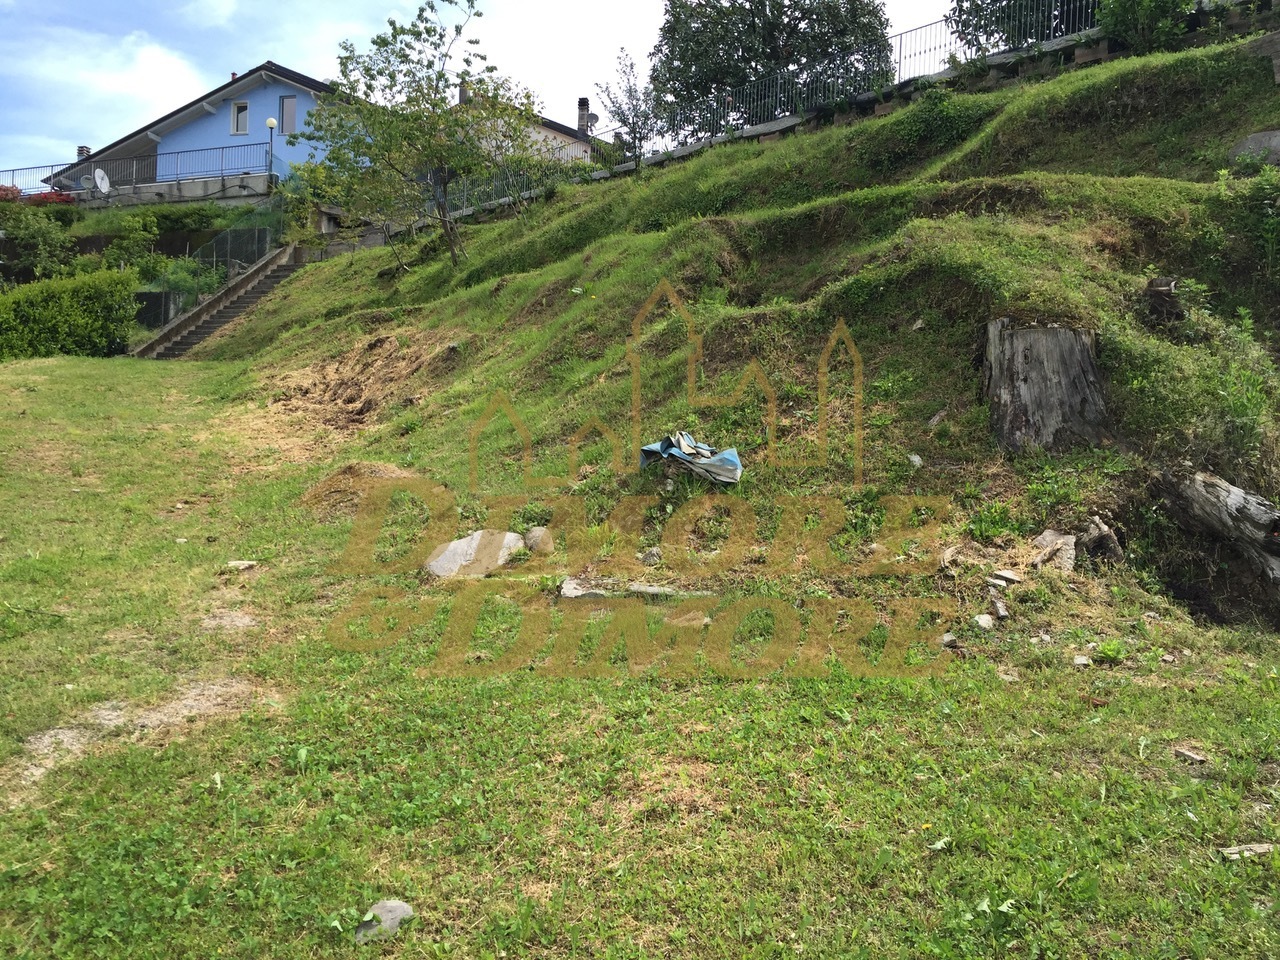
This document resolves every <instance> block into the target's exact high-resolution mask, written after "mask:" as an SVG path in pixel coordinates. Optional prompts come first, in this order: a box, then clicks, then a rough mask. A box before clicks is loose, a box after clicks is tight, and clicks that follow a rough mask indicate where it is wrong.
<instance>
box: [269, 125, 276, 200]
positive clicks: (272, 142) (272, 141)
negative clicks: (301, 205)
mask: <svg viewBox="0 0 1280 960" xmlns="http://www.w3.org/2000/svg"><path fill="white" fill-rule="evenodd" d="M267 135H268V142H267V192H268V193H270V192H271V188H272V187H273V186H274V185H275V180H276V171H275V166H276V118H275V117H267Z"/></svg>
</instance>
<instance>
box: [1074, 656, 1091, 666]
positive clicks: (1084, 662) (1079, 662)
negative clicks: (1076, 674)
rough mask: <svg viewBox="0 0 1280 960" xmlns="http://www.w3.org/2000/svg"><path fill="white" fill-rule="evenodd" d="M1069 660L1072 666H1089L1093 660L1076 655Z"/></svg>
mask: <svg viewBox="0 0 1280 960" xmlns="http://www.w3.org/2000/svg"><path fill="white" fill-rule="evenodd" d="M1071 662H1072V664H1073V665H1074V666H1077V667H1090V666H1093V661H1092V660H1090V659H1089V658H1088V657H1085V656H1077V657H1076V658H1075V659H1074V660H1072V661H1071Z"/></svg>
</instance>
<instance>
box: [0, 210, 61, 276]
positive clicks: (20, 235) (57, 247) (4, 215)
mask: <svg viewBox="0 0 1280 960" xmlns="http://www.w3.org/2000/svg"><path fill="white" fill-rule="evenodd" d="M0 228H2V229H3V230H4V231H5V235H6V244H5V245H6V247H7V248H8V249H7V253H6V257H5V260H6V263H5V264H4V274H5V276H6V277H7V278H8V279H10V280H13V281H15V282H17V283H25V282H27V281H30V280H45V279H48V278H50V277H56V276H60V275H61V274H63V273H65V272H66V269H67V266H68V265H69V264H70V262H71V255H72V252H71V246H72V244H71V238H70V237H69V236H68V235H67V232H66V230H65V229H63V227H62V225H61V224H59V223H57V222H56V221H55V220H54V219H53V218H52V217H50V216H49V215H48V214H47V213H46V212H45V211H43V210H33V209H31V208H30V207H28V206H25V205H23V204H13V205H11V206H6V207H5V208H3V209H0Z"/></svg>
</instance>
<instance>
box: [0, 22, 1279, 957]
mask: <svg viewBox="0 0 1280 960" xmlns="http://www.w3.org/2000/svg"><path fill="white" fill-rule="evenodd" d="M1277 127H1280V96H1278V95H1277V88H1276V85H1275V82H1274V78H1273V73H1272V66H1271V63H1270V61H1269V60H1267V59H1263V58H1259V57H1256V56H1251V55H1249V54H1247V53H1242V52H1241V50H1240V48H1238V47H1226V48H1211V49H1206V50H1201V51H1193V52H1188V53H1182V54H1177V55H1169V56H1156V57H1149V58H1144V59H1141V60H1131V61H1120V62H1115V63H1111V64H1107V65H1104V66H1100V67H1095V68H1091V69H1089V70H1085V71H1080V72H1076V73H1070V74H1067V75H1064V76H1062V77H1060V78H1058V79H1055V80H1052V81H1049V82H1046V83H1042V84H1036V85H1028V86H1024V87H1018V88H1013V89H1006V90H1003V91H1000V92H996V93H988V94H958V93H952V92H948V91H943V90H931V91H929V92H927V93H926V94H925V95H924V96H923V97H921V98H920V99H919V100H918V101H917V102H916V103H914V104H913V105H912V106H911V107H910V108H908V109H905V110H902V111H899V112H897V113H895V114H892V115H890V116H888V117H885V118H882V119H877V120H869V121H865V122H860V123H856V124H852V125H847V126H837V127H831V128H827V129H822V130H820V131H817V132H813V133H809V134H805V135H801V136H796V137H794V138H791V139H788V140H784V141H781V142H775V143H765V144H756V143H749V144H738V145H731V146H724V147H719V148H717V149H714V150H710V151H707V152H705V153H703V154H701V155H698V156H696V157H694V158H692V159H690V160H687V161H684V162H680V163H673V164H669V165H667V166H663V167H661V168H652V169H649V170H646V171H644V172H642V173H641V174H639V175H637V176H634V177H630V178H624V179H615V180H611V181H608V182H604V183H595V184H590V185H582V186H573V187H564V188H561V189H559V190H558V191H556V193H555V194H554V196H552V197H550V198H547V199H545V200H541V201H538V202H535V203H532V204H530V205H529V206H528V208H527V209H525V210H523V211H522V212H521V215H520V216H518V217H514V216H513V217H505V218H499V219H495V220H493V221H492V222H488V223H473V224H467V225H466V226H464V228H463V234H464V237H465V239H466V242H467V249H468V255H467V258H466V260H465V262H464V263H463V264H462V265H461V266H460V267H459V268H456V269H455V268H453V267H452V266H451V265H450V263H449V258H448V255H447V253H446V252H445V251H443V250H442V249H441V248H440V246H439V243H438V242H437V241H435V240H434V239H432V238H430V237H423V238H420V241H419V242H417V243H415V244H413V245H411V246H410V247H409V248H407V250H406V249H402V250H401V252H400V255H399V256H400V258H406V257H407V258H408V260H409V263H410V269H408V270H404V269H401V268H400V266H399V263H398V258H397V256H396V255H395V253H394V252H392V251H390V250H375V251H366V252H362V253H359V254H356V255H353V256H346V255H344V256H341V257H337V258H334V259H331V260H329V261H326V262H324V263H319V264H315V265H312V266H309V267H307V268H306V269H305V270H303V271H301V272H300V273H298V274H297V275H296V276H295V277H294V278H293V279H292V280H290V281H289V282H288V283H287V284H285V285H283V286H282V287H281V288H280V289H279V290H278V291H277V292H276V293H275V294H274V295H273V296H272V297H271V298H269V299H268V300H267V301H264V302H263V304H261V305H260V306H259V307H258V308H257V310H256V311H255V312H254V313H253V314H251V315H249V316H248V317H246V318H244V319H243V320H242V321H239V322H237V323H236V324H234V325H232V326H230V327H228V328H227V329H226V330H225V331H224V332H222V333H221V334H219V335H218V336H217V337H215V338H213V339H211V340H209V341H207V342H206V343H204V344H202V345H201V346H200V347H198V348H197V349H196V350H195V351H193V354H192V356H193V358H194V359H198V360H200V361H201V362H198V363H188V362H182V363H175V364H158V363H138V362H128V361H111V362H105V361H104V362H93V361H76V360H56V361H37V362H25V363H15V364H9V365H6V366H5V367H3V368H0V383H2V384H3V394H2V396H3V403H4V407H3V412H4V421H3V432H0V449H2V450H3V453H4V454H5V456H6V457H7V462H8V463H10V464H12V465H13V466H11V467H10V468H9V470H8V473H7V475H6V478H5V480H4V484H3V488H2V489H3V495H4V497H5V498H6V500H7V501H10V502H7V503H6V504H5V506H6V507H7V508H8V509H6V511H5V516H6V517H7V520H6V526H5V528H4V530H3V531H0V533H2V534H3V539H2V540H0V599H4V600H5V601H6V602H5V607H4V611H3V612H0V662H2V663H3V665H4V668H3V672H2V679H0V697H2V698H3V700H2V701H0V762H5V763H6V766H5V767H4V770H5V771H6V774H7V777H8V783H9V784H10V789H9V791H8V797H9V799H10V801H11V802H12V803H13V804H14V806H13V809H12V811H11V814H10V815H9V816H8V817H7V818H6V820H5V823H4V826H3V827H0V944H5V945H7V946H11V947H13V948H14V949H16V951H17V953H18V954H19V955H22V954H23V953H24V952H25V953H29V954H30V955H33V956H42V955H59V956H64V955H70V956H79V955H84V956H93V955H124V954H125V953H127V954H128V955H130V956H172V955H174V954H175V951H176V952H178V953H191V954H195V953H200V954H215V953H216V952H217V951H219V950H220V951H222V952H223V953H224V954H225V955H243V956H246V957H249V956H252V957H263V956H281V957H285V956H289V957H292V956H300V955H309V956H338V955H347V954H349V953H350V951H351V950H353V949H354V947H353V946H352V945H351V938H352V928H353V926H354V925H355V924H357V923H359V922H360V920H361V918H362V917H363V915H364V912H365V909H366V908H367V906H368V905H369V904H370V903H373V902H374V901H376V900H378V899H381V898H383V897H388V896H394V897H398V898H400V899H404V900H406V901H408V902H410V903H412V904H413V905H414V907H415V908H416V911H417V917H416V918H415V919H414V920H413V921H411V923H410V924H409V925H408V926H406V927H405V928H404V929H403V930H402V932H401V933H400V935H399V936H398V938H397V940H396V943H395V946H392V947H388V948H387V950H388V952H394V953H396V954H397V955H403V956H477V957H484V956H526V955H527V956H545V957H559V956H578V955H586V956H612V957H643V956H663V957H668V956H687V957H720V956H757V957H766V956H772V957H777V956H795V955H804V954H811V955H819V956H842V957H843V956H867V957H882V956H903V957H917V956H936V957H962V956H992V955H1006V954H1012V955H1026V956H1063V957H1075V956H1097V957H1113V956H1114V957H1119V956H1131V955H1134V954H1135V953H1137V954H1142V955H1153V956H1197V957H1208V956H1233V957H1246V956H1247V957H1269V956H1273V955H1275V953H1276V951H1277V949H1280V941H1278V940H1277V933H1276V931H1277V929H1280V924H1278V923H1277V919H1278V916H1277V902H1276V895H1277V889H1278V887H1280V883H1278V882H1277V867H1278V866H1280V857H1277V855H1276V854H1275V853H1274V852H1270V853H1268V852H1265V851H1261V848H1259V851H1260V852H1258V853H1257V854H1256V855H1255V856H1251V857H1243V858H1241V859H1231V856H1232V855H1231V854H1224V853H1222V852H1221V851H1222V849H1224V848H1228V849H1229V848H1235V847H1239V846H1241V845H1243V844H1268V843H1274V841H1275V840H1276V835H1277V833H1280V819H1278V814H1277V811H1276V804H1277V803H1278V802H1280V711H1277V708H1276V702H1277V697H1276V693H1277V683H1278V681H1277V665H1278V664H1280V657H1278V656H1277V650H1276V635H1275V633H1274V629H1273V627H1272V626H1270V625H1268V624H1269V623H1271V622H1273V621H1270V620H1269V619H1268V618H1270V617H1273V616H1274V611H1275V606H1274V604H1273V601H1272V597H1271V593H1270V592H1269V591H1270V590H1271V589H1272V588H1270V587H1269V586H1268V584H1267V583H1266V582H1265V581H1261V580H1258V579H1257V578H1256V577H1253V578H1252V579H1251V578H1250V576H1249V574H1248V571H1247V570H1246V569H1245V568H1244V567H1243V566H1242V565H1241V563H1240V562H1239V561H1238V559H1237V558H1236V557H1235V555H1234V554H1233V552H1232V550H1231V548H1230V546H1229V545H1225V544H1219V543H1212V542H1209V541H1208V540H1206V539H1205V538H1203V537H1201V536H1197V535H1194V534H1188V533H1187V532H1186V531H1185V530H1184V529H1183V528H1182V527H1181V526H1180V525H1179V523H1178V520H1179V518H1178V517H1177V516H1175V515H1173V514H1172V512H1171V510H1170V509H1169V508H1168V506H1167V505H1166V504H1165V502H1164V500H1163V498H1162V496H1161V494H1160V493H1159V492H1158V491H1157V489H1156V487H1155V486H1154V485H1153V482H1152V476H1153V473H1154V472H1156V471H1158V470H1161V469H1166V468H1170V467H1177V468H1181V467H1182V466H1183V465H1184V464H1188V463H1189V464H1190V465H1192V466H1193V467H1195V468H1199V469H1206V470H1210V471H1213V472H1214V473H1216V474H1218V475H1220V476H1222V477H1223V478H1225V479H1226V480H1228V481H1229V482H1231V483H1233V484H1236V485H1239V486H1240V487H1243V488H1246V489H1248V490H1251V491H1254V492H1256V493H1258V494H1261V495H1263V496H1265V497H1268V498H1271V499H1272V500H1275V499H1276V498H1277V497H1278V496H1280V471H1278V470H1277V424H1276V411H1277V399H1278V398H1280V377H1278V376H1277V370H1276V366H1275V359H1274V358H1275V353H1274V336H1275V333H1276V330H1277V326H1278V325H1280V312H1277V311H1278V308H1280V292H1278V289H1277V286H1276V283H1275V273H1276V271H1277V270H1278V269H1280V214H1277V210H1276V204H1277V200H1278V199H1280V178H1278V177H1277V176H1276V175H1275V174H1274V173H1273V172H1268V171H1259V170H1258V169H1254V168H1251V167H1250V166H1249V164H1248V163H1247V162H1246V163H1245V164H1244V165H1243V166H1242V165H1240V164H1237V165H1235V166H1234V167H1233V166H1232V164H1231V163H1230V162H1229V159H1228V152H1229V150H1230V149H1231V147H1232V146H1233V145H1234V144H1235V143H1236V142H1238V141H1239V140H1240V139H1242V138H1243V137H1244V136H1247V135H1248V134H1251V133H1253V132H1255V131H1258V130H1265V129H1275V128H1277ZM1224 171H1225V172H1224ZM1158 276H1162V277H1174V278H1178V280H1179V290H1180V294H1179V298H1180V303H1179V306H1178V308H1177V309H1176V310H1165V311H1164V312H1160V311H1153V308H1152V304H1151V301H1150V300H1149V298H1148V297H1147V296H1146V294H1145V290H1146V287H1147V283H1148V280H1149V279H1151V278H1153V277H1158ZM1001 317H1011V318H1013V319H1014V320H1015V321H1016V322H1017V323H1019V324H1039V325H1058V326H1065V327H1069V328H1074V329H1078V330H1082V331H1090V332H1092V333H1094V334H1095V336H1096V343H1097V351H1098V362H1099V365H1100V369H1101V372H1102V374H1103V377H1104V382H1105V392H1106V402H1107V406H1108V410H1109V415H1110V421H1109V425H1108V439H1107V441H1106V442H1105V443H1102V444H1099V445H1096V446H1092V447H1088V448H1083V449H1076V450H1070V451H1061V452H1055V453H1026V454H1019V455H1012V454H1008V453H1005V452H1002V450H1001V449H1000V448H999V446H998V445H997V444H996V442H995V440H994V438H993V436H992V431H991V425H990V417H989V408H988V404H987V401H986V399H985V396H984V393H983V383H982V377H983V374H982V358H983V355H984V351H985V344H986V331H987V324H988V322H989V321H991V320H994V319H997V318H1001ZM823 370H825V376H820V371H823ZM675 429H687V430H690V431H691V432H693V433H694V434H695V435H696V436H698V437H699V439H703V440H706V441H708V442H710V443H713V444H716V445H717V446H722V447H723V446H730V445H732V446H736V448H737V449H738V451H739V452H740V454H741V455H742V458H743V462H744V464H745V467H746V470H745V474H744V477H743V480H742V482H741V483H740V484H739V485H737V486H736V487H735V488H733V489H732V490H728V491H714V490H710V489H709V488H708V487H707V486H706V485H705V484H703V483H702V482H701V481H695V480H692V479H689V478H688V477H686V476H674V477H671V478H667V477H666V476H665V475H664V474H663V473H662V471H660V470H657V469H653V470H649V471H644V472H637V471H635V470H633V469H631V463H632V457H633V450H632V447H633V444H634V443H635V441H636V440H637V439H639V440H641V441H644V442H648V441H650V440H655V439H657V438H658V437H660V436H662V435H664V434H666V433H668V432H670V431H672V430H675ZM610 435H612V436H613V437H614V438H615V439H616V443H615V444H613V445H611V443H610V442H609V439H608V437H609V436H610ZM578 441H580V442H578ZM526 444H527V454H526V449H525V448H526ZM379 484H381V486H379ZM437 485H441V486H437ZM392 487H395V488H396V490H395V492H392ZM379 491H381V495H382V496H383V497H384V500H383V501H382V502H383V508H384V509H382V510H381V512H379V511H376V510H370V506H371V505H373V504H375V503H376V502H377V497H378V495H379ZM361 511H363V512H361ZM1094 517H1097V518H1099V519H1100V520H1101V521H1103V522H1104V523H1105V524H1106V525H1107V526H1108V527H1111V528H1114V530H1115V533H1116V535H1117V537H1118V547H1119V548H1120V550H1121V552H1122V554H1123V558H1122V559H1118V558H1116V557H1115V556H1111V557H1108V556H1107V555H1106V551H1093V552H1090V551H1088V550H1086V549H1084V547H1083V545H1082V546H1081V549H1080V550H1079V555H1078V557H1077V559H1076V563H1075V565H1074V566H1073V567H1071V568H1070V569H1064V568H1063V567H1060V566H1059V565H1058V564H1057V563H1056V562H1048V563H1046V564H1044V565H1043V566H1040V567H1036V566H1035V565H1033V563H1032V560H1033V558H1035V557H1036V555H1037V554H1039V553H1040V552H1041V550H1042V548H1041V547H1039V546H1037V545H1035V544H1034V542H1033V540H1034V538H1036V537H1037V535H1039V534H1041V533H1042V532H1043V531H1044V530H1046V529H1047V528H1053V529H1055V530H1058V531H1063V532H1068V533H1081V534H1082V533H1084V532H1085V531H1086V530H1087V529H1088V527H1089V525H1090V523H1091V520H1092V518H1094ZM374 520H376V521H377V522H376V523H375V522H373V521H374ZM384 521H385V522H384ZM539 525H549V526H550V527H551V529H552V532H553V534H557V533H558V534H559V535H560V536H559V539H557V541H556V543H555V546H554V549H553V552H552V554H551V555H550V556H549V557H545V556H542V555H539V554H537V553H530V552H527V551H521V552H519V553H517V554H516V556H515V557H514V558H512V562H511V563H510V564H509V565H508V566H507V567H505V568H504V569H503V571H502V574H503V575H502V576H499V577H494V578H490V579H489V580H486V581H481V582H480V583H479V585H476V584H475V583H472V584H471V585H469V586H465V587H459V586H458V585H457V584H456V583H453V582H447V581H445V582H442V581H440V580H437V579H435V578H433V577H430V576H428V575H426V574H424V573H423V572H421V570H420V563H421V560H422V559H424V557H425V555H426V554H427V552H428V551H429V548H430V547H431V546H433V545H434V543H435V542H436V541H439V540H446V539H450V538H452V537H454V536H463V535H466V534H469V533H471V532H473V531H475V530H478V529H481V528H485V527H490V528H496V529H500V530H514V531H515V532H517V533H521V534H523V533H526V532H528V531H529V529H530V528H532V527H535V526H539ZM655 548H657V550H655ZM230 560H248V561H253V562H254V563H256V566H254V567H252V568H251V569H246V570H238V569H234V568H228V567H227V566H226V564H227V562H228V561H230ZM1002 570H1004V571H1010V572H1011V575H1001V576H995V574H996V572H997V571H1002ZM566 576H572V577H574V578H577V579H580V580H583V581H585V583H586V584H587V585H588V586H595V587H597V588H598V589H600V590H601V591H603V592H606V593H612V594H619V595H623V594H625V593H626V589H627V584H628V583H629V582H631V581H634V580H643V581H644V582H645V583H647V584H649V585H650V586H652V587H658V588H662V589H664V590H669V591H672V592H671V593H669V594H664V593H658V594H657V595H654V594H652V593H650V594H646V595H644V596H643V597H640V596H635V595H630V596H615V597H610V598H605V599H601V600H592V599H591V598H588V599H587V600H586V601H578V602H570V601H567V600H566V599H564V598H563V597H562V596H561V595H560V594H561V590H562V587H561V581H562V580H563V579H564V578H565V577H566ZM1001 581H1003V582H1004V584H1005V585H1004V586H1000V587H997V586H994V585H993V582H995V583H998V582H1001ZM992 591H994V594H993V592H992ZM993 595H994V596H995V597H997V598H999V601H1000V605H1002V606H1003V607H1005V608H1006V610H1007V613H1008V616H1007V618H1002V619H1000V620H998V621H996V622H995V623H994V624H993V625H992V626H991V628H990V629H987V628H985V627H984V626H982V625H980V624H978V623H976V622H975V621H974V617H975V616H977V615H981V614H986V613H988V612H989V611H993V610H995V609H996V605H995V604H993V601H992V597H993ZM944 634H948V635H949V636H947V637H946V638H945V640H944ZM104 703H106V704H113V705H112V706H108V707H104V706H103V704H104ZM5 704H7V705H8V706H7V708H4V707H3V705H5ZM184 704H185V706H184ZM175 717H177V718H180V719H178V720H175V719H174V718H175ZM187 717H190V718H192V720H193V722H190V723H188V722H186V719H185V718H187ZM213 717H221V718H222V719H221V720H220V721H219V722H216V723H215V722H212V719H211V718H213ZM140 718H141V719H140ZM196 720H199V722H194V721H196ZM67 731H79V732H78V733H74V732H73V733H69V732H67ZM59 743H61V744H62V745H63V748H64V749H63V751H62V753H61V754H59V752H58V750H57V749H56V747H57V745H58V744H59Z"/></svg>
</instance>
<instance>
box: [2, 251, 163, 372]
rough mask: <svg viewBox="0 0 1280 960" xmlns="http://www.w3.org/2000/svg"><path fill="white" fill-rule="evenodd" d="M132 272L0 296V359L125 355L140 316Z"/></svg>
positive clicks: (86, 277)
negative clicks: (130, 331) (137, 317)
mask: <svg viewBox="0 0 1280 960" xmlns="http://www.w3.org/2000/svg"><path fill="white" fill-rule="evenodd" d="M137 287H138V278H137V276H136V275H135V274H134V273H133V272H132V271H125V272H122V273H117V272H114V271H106V270H103V271H99V272H98V273H89V274H85V275H83V276H79V277H68V278H66V279H60V280H42V281H39V282H38V283H28V284H24V285H22V286H20V287H18V288H16V289H14V290H12V291H10V292H9V293H6V294H2V295H0V360H14V359H21V358H23V357H50V356H53V355H54V354H58V353H69V354H76V355H79V356H86V357H109V356H112V355H114V354H117V353H123V352H124V350H125V347H126V345H127V343H128V336H129V327H130V325H131V324H132V323H133V320H134V317H135V316H137V313H138V302H137V300H135V299H134V296H133V292H134V290H136V289H137Z"/></svg>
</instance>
